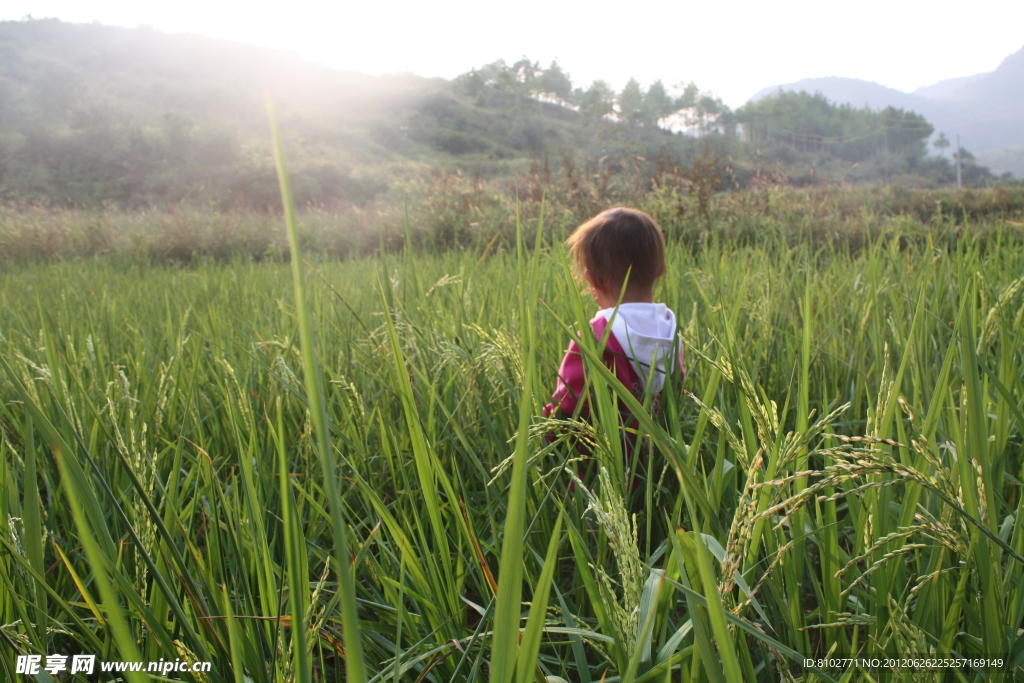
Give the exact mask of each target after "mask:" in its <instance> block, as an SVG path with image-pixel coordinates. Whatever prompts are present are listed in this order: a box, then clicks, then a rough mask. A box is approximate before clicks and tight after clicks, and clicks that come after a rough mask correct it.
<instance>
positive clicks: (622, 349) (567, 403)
mask: <svg viewBox="0 0 1024 683" xmlns="http://www.w3.org/2000/svg"><path fill="white" fill-rule="evenodd" d="M609 321H611V323H612V332H611V334H609V335H608V343H607V344H606V345H605V349H604V363H605V365H606V366H607V367H608V369H609V370H612V371H613V372H614V373H615V376H616V377H617V378H618V379H619V381H620V382H622V384H623V385H624V386H625V387H626V388H627V389H629V391H630V392H632V393H633V394H634V395H636V396H637V397H638V398H640V397H642V396H643V394H644V389H645V386H646V382H645V380H649V381H651V382H652V387H651V391H653V392H654V394H655V395H657V394H660V393H661V389H662V386H663V385H664V382H665V377H666V375H668V374H672V372H673V370H674V369H675V367H677V366H676V364H677V363H678V368H679V369H680V375H681V376H685V374H686V370H685V367H684V365H683V349H682V346H680V347H679V352H678V354H673V353H672V348H673V347H674V345H675V333H676V319H675V314H674V313H673V312H672V311H671V310H670V309H669V308H668V307H667V306H665V304H645V303H632V304H621V305H620V306H619V308H618V311H617V312H616V309H611V308H608V309H604V310H602V311H598V314H597V315H596V316H595V317H594V318H593V319H592V320H591V321H590V326H591V328H593V330H594V335H595V336H596V337H597V339H599V340H600V339H601V338H602V337H603V336H604V333H605V329H606V328H607V326H608V323H609ZM627 349H628V351H627ZM652 361H653V364H652ZM584 383H585V377H584V372H583V355H582V352H581V351H580V347H579V344H578V343H577V342H576V341H575V340H573V341H572V342H570V343H569V350H568V351H567V352H566V354H565V358H563V359H562V365H561V366H560V367H559V368H558V386H557V388H556V389H555V393H554V394H553V395H552V397H551V398H552V402H551V403H549V404H548V405H547V406H545V408H544V416H545V417H549V416H551V415H553V414H555V411H556V409H557V408H560V409H561V411H562V413H563V414H565V415H572V414H573V413H574V412H575V410H576V405H577V403H578V402H579V400H580V398H581V394H582V393H583V386H584ZM641 400H642V399H641ZM582 412H583V414H584V415H585V414H586V413H587V406H586V405H584V407H583V410H582Z"/></svg>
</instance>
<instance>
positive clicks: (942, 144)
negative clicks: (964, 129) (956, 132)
mask: <svg viewBox="0 0 1024 683" xmlns="http://www.w3.org/2000/svg"><path fill="white" fill-rule="evenodd" d="M932 147H934V148H935V149H937V150H939V156H942V154H943V153H944V152H945V151H946V149H948V148H949V138H947V137H946V134H945V133H943V132H942V131H939V137H937V138H935V142H933V143H932Z"/></svg>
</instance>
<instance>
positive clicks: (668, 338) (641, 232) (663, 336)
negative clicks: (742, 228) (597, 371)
mask: <svg viewBox="0 0 1024 683" xmlns="http://www.w3.org/2000/svg"><path fill="white" fill-rule="evenodd" d="M566 244H568V246H569V248H570V249H571V250H572V255H573V259H574V260H575V262H576V267H577V268H578V270H580V271H582V272H583V277H584V278H586V280H587V283H588V284H589V285H590V291H591V293H592V294H593V296H594V299H596V300H597V305H598V306H600V307H601V310H599V311H598V312H597V315H596V316H595V317H594V318H593V319H592V320H591V321H590V326H591V327H592V328H593V330H594V335H595V336H596V337H597V339H598V340H600V339H601V338H602V337H603V336H604V333H605V329H606V328H607V326H608V325H609V324H611V326H612V329H611V334H609V336H608V343H607V344H606V345H605V349H604V362H605V365H607V366H608V368H609V369H610V370H612V371H613V372H614V373H615V376H616V377H617V378H618V379H619V381H621V382H622V383H623V385H625V386H626V388H627V389H629V391H630V392H632V393H633V394H634V395H635V396H637V397H638V399H639V400H640V401H641V402H642V401H643V395H644V393H645V391H646V389H647V387H648V385H650V391H651V394H652V395H653V397H655V398H656V397H657V396H658V394H660V393H661V389H662V387H663V386H664V384H665V377H666V376H667V375H670V374H673V373H674V371H675V368H676V364H677V363H678V368H679V373H680V376H683V375H684V374H685V369H684V368H683V351H682V347H680V348H679V353H678V357H677V355H676V354H675V353H673V350H674V348H675V335H676V316H675V314H674V313H673V312H672V311H671V310H670V309H669V308H668V307H667V306H666V305H665V304H658V303H654V282H655V280H657V279H658V278H659V277H661V275H662V274H663V273H664V272H665V238H664V237H663V236H662V234H661V228H659V227H658V224H657V223H655V222H654V219H653V218H651V217H650V216H648V215H647V214H646V213H644V212H643V211H638V210H637V209H626V208H618V209H609V210H608V211H604V212H602V213H599V214H598V215H596V216H594V217H593V218H591V219H590V220H589V221H587V222H586V223H584V224H583V225H581V226H579V227H578V228H576V230H575V231H574V232H573V233H572V235H570V236H569V239H568V241H567V242H566ZM627 273H628V274H629V281H628V283H627V285H626V291H625V293H624V294H623V296H622V303H621V305H619V307H618V309H617V310H616V307H615V304H616V302H618V301H619V294H620V292H622V286H623V283H625V282H626V276H627ZM652 361H653V363H652ZM583 386H584V376H583V356H582V354H581V352H580V347H579V344H577V343H576V341H575V340H574V341H572V342H571V343H570V344H569V350H568V352H566V354H565V358H564V359H563V360H562V365H561V367H560V368H559V369H558V386H557V388H556V389H555V393H554V395H553V396H552V403H549V404H548V405H547V407H545V409H544V416H545V417H549V416H559V417H565V416H571V415H573V414H574V412H575V411H576V406H577V404H578V402H579V401H580V400H581V398H582V397H581V393H582V392H583ZM656 405H657V404H655V406H656ZM655 409H657V408H656V407H655ZM587 412H588V411H587V406H586V404H585V403H584V406H583V407H582V408H581V413H582V414H583V415H584V416H585V415H586V414H587Z"/></svg>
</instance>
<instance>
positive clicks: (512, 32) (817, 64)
mask: <svg viewBox="0 0 1024 683" xmlns="http://www.w3.org/2000/svg"><path fill="white" fill-rule="evenodd" d="M957 4H960V5H961V6H960V7H956V6H955V4H954V3H953V2H951V1H949V0H912V1H910V0H862V1H861V2H858V3H853V2H846V3H838V2H828V1H827V0H826V1H823V0H814V1H811V0H776V1H775V2H770V1H768V0H734V1H733V2H711V1H707V0H705V1H704V2H688V3H687V2H651V1H649V0H636V1H634V2H616V3H614V4H612V3H606V4H603V5H602V4H597V3H588V4H584V3H581V2H575V3H565V2H557V0H556V1H552V0H547V1H540V0H519V1H518V2H503V3H497V2H494V3H481V2H478V1H475V2H469V1H467V0H433V1H426V2H424V1H422V0H418V1H412V0H392V1H390V2H389V1H386V0H385V1H381V2H373V0H359V1H358V2H355V1H349V2H311V1H309V0H291V1H290V2H283V3H273V4H261V3H252V2H244V3H243V2H225V1H223V0H203V1H202V2H200V1H198V0H175V1H174V2H159V3H152V2H139V0H132V1H130V2H129V1H115V0H4V2H3V3H2V5H0V19H20V18H22V17H24V16H26V15H29V14H31V15H32V16H33V17H35V18H42V17H56V18H58V19H62V20H64V21H74V22H92V21H98V22H101V23H104V24H115V25H120V26H129V27H134V26H138V25H140V24H144V25H148V26H152V27H155V28H158V29H161V30H163V31H166V32H189V33H198V34H201V35H207V36H213V37H218V38H227V39H230V40H236V41H240V42H245V43H253V44H257V45H265V46H268V47H274V48H281V49H286V50H292V51H296V52H298V53H299V54H301V55H303V56H304V57H307V58H309V59H312V60H315V61H319V62H322V63H324V64H327V65H329V66H335V67H339V68H344V69H354V70H357V71H362V72H366V73H372V74H381V73H394V72H399V71H411V72H413V73H416V74H420V75H423V76H442V77H445V78H450V77H452V76H455V75H457V74H460V73H463V72H465V71H468V70H469V69H470V68H472V67H474V66H480V65H482V64H485V63H487V62H491V61H494V60H495V59H498V58H504V59H505V60H506V61H508V62H510V63H511V62H513V61H515V60H517V59H519V58H520V57H522V56H523V55H526V56H528V57H530V58H531V59H533V60H537V61H540V62H541V63H542V65H544V66H546V65H547V64H548V63H549V62H550V61H551V60H552V59H557V60H558V62H559V63H560V64H561V65H562V66H563V68H565V69H566V70H567V71H568V72H569V74H570V75H571V76H572V79H573V82H574V83H575V84H577V85H580V84H583V85H586V84H589V83H590V82H591V81H592V80H594V79H597V78H603V79H605V80H606V81H608V82H609V83H610V84H611V85H612V86H614V87H615V88H616V89H618V88H621V86H622V85H623V83H625V81H626V80H627V79H629V77H630V76H634V77H636V78H637V79H638V80H639V81H640V82H641V83H642V84H644V85H645V86H646V85H647V84H649V83H651V82H652V81H654V80H655V79H661V80H662V81H663V82H664V83H665V84H666V85H668V86H671V85H673V84H675V83H679V82H686V81H691V80H692V81H695V82H696V83H697V85H698V86H700V87H701V88H705V89H710V90H712V91H713V92H715V94H717V95H719V96H720V97H722V98H723V99H724V100H725V101H726V103H727V104H729V105H731V106H738V105H740V104H742V103H743V102H745V101H746V99H747V98H748V97H750V96H751V95H752V94H754V93H755V92H756V91H758V90H760V89H761V88H764V87H767V86H770V85H776V84H779V83H786V82H790V81H794V80H798V79H800V78H811V77H820V76H849V77H853V78H863V79H866V80H871V81H877V82H879V83H881V84H883V85H887V86H890V87H893V88H898V89H900V90H907V91H909V90H913V89H914V88H917V87H919V86H922V85H930V84H931V83H934V82H936V81H939V80H942V79H945V78H952V77H955V76H967V75H970V74H974V73H979V72H982V71H991V70H992V69H994V68H995V67H996V66H998V65H999V62H1000V61H1002V59H1003V58H1005V57H1006V56H1008V55H1010V54H1011V53H1013V52H1016V51H1017V50H1019V49H1021V47H1024V2H1022V1H1021V0H975V1H974V2H971V3H966V4H964V3H957Z"/></svg>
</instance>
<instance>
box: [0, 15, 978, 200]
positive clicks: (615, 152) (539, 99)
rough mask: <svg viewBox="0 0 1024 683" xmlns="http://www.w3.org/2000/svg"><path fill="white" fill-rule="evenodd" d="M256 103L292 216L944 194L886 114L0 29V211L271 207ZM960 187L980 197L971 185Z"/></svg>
mask: <svg viewBox="0 0 1024 683" xmlns="http://www.w3.org/2000/svg"><path fill="white" fill-rule="evenodd" d="M265 92H267V93H270V94H271V96H272V97H273V100H274V102H275V105H276V107H277V109H278V112H279V121H280V125H281V129H282V131H283V132H284V134H285V137H286V144H287V148H288V152H289V156H290V161H291V167H292V172H293V175H294V177H293V183H294V185H295V191H296V197H297V200H298V201H299V203H300V204H302V205H317V206H332V205H339V204H343V205H364V204H366V203H368V202H371V201H373V200H375V199H377V198H380V197H382V196H386V195H388V193H394V192H396V191H399V190H402V189H404V188H405V187H406V185H407V183H408V182H411V181H412V179H415V178H418V177H422V176H423V175H424V174H431V173H438V172H442V173H443V172H459V173H463V174H468V175H471V176H476V177H480V178H483V179H499V180H500V179H515V178H516V177H518V176H519V175H521V174H524V173H526V172H528V171H529V169H530V168H531V167H532V168H534V169H536V168H537V167H538V166H543V167H544V168H546V169H552V170H551V171H550V172H562V173H565V172H571V170H572V168H577V167H578V168H591V169H599V172H601V173H604V174H606V175H607V176H608V178H609V182H616V180H615V179H616V178H617V177H619V176H621V175H622V174H623V173H625V172H626V171H628V172H629V173H631V174H633V175H634V176H636V175H639V176H640V177H643V176H645V175H646V176H650V175H654V174H656V173H662V172H665V171H666V170H667V171H671V172H673V173H676V174H677V175H678V176H679V177H680V178H683V179H684V180H685V179H686V178H687V177H688V176H687V174H688V173H689V174H690V176H692V175H693V173H694V169H697V171H696V172H697V173H698V175H700V182H701V183H703V184H704V185H705V186H706V185H708V184H710V185H712V186H713V187H714V188H715V189H719V188H720V189H729V188H739V187H745V186H747V185H749V184H751V183H764V182H772V183H784V184H787V183H788V184H797V185H806V184H815V183H847V182H891V183H897V182H898V183H904V184H908V185H917V186H938V185H944V184H949V183H950V182H952V181H953V178H954V175H953V173H952V166H951V165H950V163H949V161H947V160H943V159H938V158H935V157H929V156H928V155H927V154H926V151H927V150H926V148H925V146H924V141H925V140H927V138H928V136H929V135H930V134H931V133H932V130H933V129H932V126H931V125H930V124H929V123H928V122H927V121H925V120H924V119H923V118H922V117H920V116H918V115H915V114H913V113H910V112H907V111H902V110H897V109H890V110H886V111H884V112H873V111H869V110H866V109H864V110H859V109H855V108H851V107H837V106H834V105H832V104H830V103H829V102H827V101H826V100H824V99H823V98H821V97H814V96H810V95H804V94H800V95H787V96H783V97H778V98H769V99H768V100H762V101H760V102H757V103H753V104H749V105H747V106H745V107H743V108H741V109H739V110H737V111H735V112H733V111H730V110H729V109H728V108H727V107H726V106H725V105H724V104H722V102H721V100H719V99H717V98H716V97H714V95H713V94H712V93H710V92H707V91H702V90H700V89H699V88H698V87H697V86H696V85H694V84H692V83H691V84H689V86H686V87H678V88H671V87H668V88H667V87H666V86H665V85H664V84H662V83H661V82H657V83H654V84H650V85H648V86H646V87H643V86H641V84H639V83H638V82H636V81H630V82H629V83H628V84H627V85H626V86H625V87H624V88H623V90H622V91H621V92H615V91H614V90H613V89H612V88H610V87H609V86H608V85H607V84H605V83H603V82H601V81H598V82H595V83H592V84H589V85H580V84H573V83H572V81H571V78H570V76H569V74H566V73H565V72H563V71H562V69H560V68H559V67H558V65H557V64H551V65H549V66H547V67H542V66H541V65H539V64H537V63H535V62H531V61H530V60H528V59H523V60H520V61H519V62H516V63H514V64H512V65H508V64H506V63H505V62H501V61H499V62H495V63H492V64H489V65H485V66H482V67H480V68H477V69H472V70H470V71H469V72H467V73H465V74H463V75H462V76H460V77H458V78H456V79H454V80H452V81H445V80H442V79H424V78H419V77H415V76H411V75H399V76H387V77H371V76H366V75H362V74H357V73H352V72H344V71H338V70H335V69H330V68H327V67H324V66H320V65H316V64H312V63H309V62H306V61H303V60H302V59H300V58H299V57H297V56H295V55H290V54H286V53H281V52H276V51H273V50H268V49H264V48H257V47H251V46H246V45H241V44H236V43H230V42H226V41H220V40H214V39H209V38H202V37H198V36H190V35H177V34H164V33H161V32H159V31H156V30H151V29H141V28H140V29H124V28H115V27H108V26H102V25H96V24H92V25H77V24H67V23H62V22H59V21H56V20H42V21H31V20H29V21H19V22H2V23H0V198H2V199H3V200H4V201H7V202H13V203H16V204H22V203H26V202H27V203H41V204H45V205H61V206H100V205H111V206H120V207H128V208H131V207H141V206H154V205H163V206H166V205H169V204H175V203H179V202H186V203H189V204H193V205H208V204H211V203H212V204H214V205H216V206H222V207H224V206H230V207H240V208H248V209H256V210H263V209H266V208H268V207H271V206H274V205H275V204H276V202H277V186H276V179H275V175H274V170H273V164H272V159H271V155H270V150H269V145H268V138H269V134H268V128H267V122H266V121H267V119H266V109H265V103H264V93H265ZM555 169H557V170H555ZM967 179H968V182H970V183H973V184H984V183H991V182H993V181H994V179H993V178H992V176H991V175H990V174H988V173H987V172H986V171H985V170H984V169H981V168H977V167H971V169H970V170H969V172H968V173H967ZM633 181H635V178H634V179H633V180H631V182H633ZM686 182H690V181H686Z"/></svg>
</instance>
